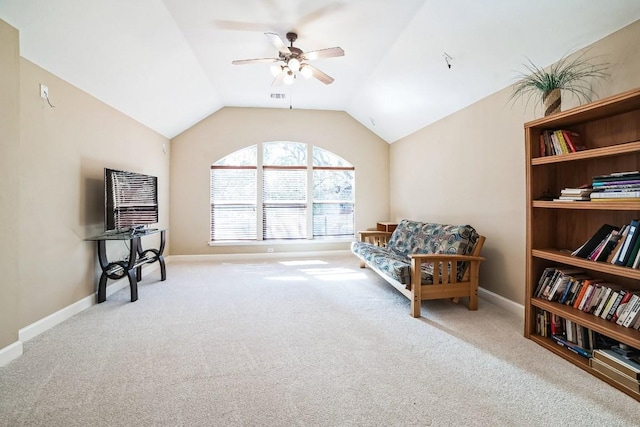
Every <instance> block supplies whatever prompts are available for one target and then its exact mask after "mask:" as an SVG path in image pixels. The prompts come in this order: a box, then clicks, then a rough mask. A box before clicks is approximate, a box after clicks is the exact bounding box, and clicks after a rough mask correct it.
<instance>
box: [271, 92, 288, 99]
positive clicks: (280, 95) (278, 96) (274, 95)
mask: <svg viewBox="0 0 640 427" xmlns="http://www.w3.org/2000/svg"><path fill="white" fill-rule="evenodd" d="M286 97H287V94H286V93H272V94H271V98H272V99H285V98H286Z"/></svg>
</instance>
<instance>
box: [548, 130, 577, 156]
mask: <svg viewBox="0 0 640 427" xmlns="http://www.w3.org/2000/svg"><path fill="white" fill-rule="evenodd" d="M586 148H587V147H585V145H584V143H583V142H582V139H581V138H580V134H579V133H577V132H573V131H570V130H564V129H558V130H545V131H543V132H542V133H541V134H540V156H541V157H544V156H557V155H559V154H568V153H576V152H578V151H582V150H585V149H586Z"/></svg>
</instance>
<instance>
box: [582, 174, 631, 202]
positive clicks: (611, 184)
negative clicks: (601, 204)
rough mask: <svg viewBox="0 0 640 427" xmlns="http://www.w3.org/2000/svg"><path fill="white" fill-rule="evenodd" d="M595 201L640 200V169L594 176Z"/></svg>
mask: <svg viewBox="0 0 640 427" xmlns="http://www.w3.org/2000/svg"><path fill="white" fill-rule="evenodd" d="M592 186H593V191H592V192H591V193H590V197H591V200H594V201H607V202H610V201H623V200H636V201H637V200H640V171H633V172H618V173H612V174H609V175H600V176H596V177H593V183H592Z"/></svg>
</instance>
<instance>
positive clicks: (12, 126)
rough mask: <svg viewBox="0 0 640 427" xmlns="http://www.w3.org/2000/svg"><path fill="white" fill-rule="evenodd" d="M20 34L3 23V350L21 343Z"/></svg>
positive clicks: (0, 325) (0, 37) (0, 51)
mask: <svg viewBox="0 0 640 427" xmlns="http://www.w3.org/2000/svg"><path fill="white" fill-rule="evenodd" d="M19 85H20V53H19V43H18V31H17V30H16V29H15V28H13V27H11V26H10V25H8V24H7V23H5V22H4V21H2V20H0V153H1V154H0V272H2V273H1V274H0V350H1V349H2V348H4V347H6V346H8V345H10V344H12V343H14V342H16V341H17V340H18V329H19V323H20V322H19V311H18V293H19V284H18V277H19V274H18V243H19V229H18V221H19V218H20V212H19V211H18V205H19V201H20V197H19V192H18V186H19V173H20V123H19V115H20V97H19Z"/></svg>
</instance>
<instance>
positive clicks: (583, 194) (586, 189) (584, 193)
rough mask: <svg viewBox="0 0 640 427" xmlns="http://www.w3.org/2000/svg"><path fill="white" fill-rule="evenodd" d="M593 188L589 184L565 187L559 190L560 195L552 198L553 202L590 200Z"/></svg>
mask: <svg viewBox="0 0 640 427" xmlns="http://www.w3.org/2000/svg"><path fill="white" fill-rule="evenodd" d="M592 192H593V188H591V186H590V185H588V184H587V185H582V186H580V187H576V188H572V187H567V188H564V189H563V190H561V191H560V197H558V198H557V199H553V201H554V202H588V201H590V200H591V197H590V195H591V193H592Z"/></svg>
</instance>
